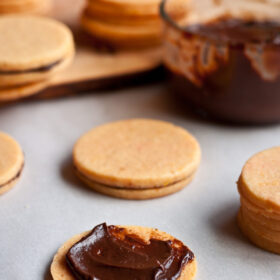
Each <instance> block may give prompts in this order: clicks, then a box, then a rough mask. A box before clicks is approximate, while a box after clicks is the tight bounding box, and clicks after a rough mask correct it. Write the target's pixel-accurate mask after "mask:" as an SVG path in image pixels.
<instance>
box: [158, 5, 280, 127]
mask: <svg viewBox="0 0 280 280" xmlns="http://www.w3.org/2000/svg"><path fill="white" fill-rule="evenodd" d="M197 1H198V2H199V0H197ZM187 2H188V1H178V0H177V1H175V0H165V1H164V2H163V3H162V6H161V14H162V18H163V21H164V49H165V54H164V63H165V66H166V68H167V69H168V71H169V72H170V74H171V75H170V76H171V85H172V88H173V90H174V92H175V93H178V94H180V95H181V96H183V97H184V98H185V100H186V101H187V104H188V105H190V106H191V107H192V108H194V109H195V110H196V111H198V112H203V113H204V114H207V115H208V116H211V117H214V118H217V119H220V120H225V121H230V122H239V123H241V122H242V123H256V124H257V123H271V122H277V121H280V17H279V19H278V20H279V21H277V17H273V16H269V15H271V14H269V13H267V14H266V16H262V17H261V16H257V15H259V14H257V11H258V12H260V11H261V10H262V8H261V7H260V8H258V9H257V10H256V11H254V9H251V8H250V7H247V13H246V9H245V11H244V13H241V12H237V11H236V10H235V13H234V12H233V13H232V14H230V13H229V9H222V8H221V7H220V6H219V7H218V6H217V7H216V10H215V11H214V12H213V11H212V12H211V13H210V12H209V13H208V15H209V14H210V15H212V16H208V17H206V19H204V20H201V18H202V17H199V16H198V15H197V16H195V15H194V14H192V16H189V14H190V13H191V10H190V7H189V4H188V5H187ZM182 3H184V5H183V4H182ZM217 3H218V1H217ZM175 5H177V7H175ZM178 5H179V6H178ZM217 5H218V4H217ZM240 5H241V6H240V7H241V8H242V4H240ZM266 5H269V4H266ZM174 7H175V8H174ZM240 7H239V8H240ZM235 8H236V7H235ZM265 8H266V9H267V8H268V7H267V6H266V7H265ZM278 8H279V7H278ZM270 11H273V12H275V10H273V9H271V10H270ZM206 14H207V13H206ZM278 14H280V13H278ZM188 17H189V18H191V19H192V20H186V19H187V18H188Z"/></svg>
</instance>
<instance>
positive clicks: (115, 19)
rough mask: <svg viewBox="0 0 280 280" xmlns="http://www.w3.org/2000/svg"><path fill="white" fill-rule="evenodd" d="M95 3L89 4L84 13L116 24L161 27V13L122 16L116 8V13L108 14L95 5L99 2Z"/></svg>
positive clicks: (89, 16) (91, 17)
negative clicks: (151, 15)
mask: <svg viewBox="0 0 280 280" xmlns="http://www.w3.org/2000/svg"><path fill="white" fill-rule="evenodd" d="M94 3H95V4H94V5H93V6H91V5H88V6H87V7H86V8H85V10H84V14H85V15H86V16H87V17H88V18H90V19H94V20H97V21H101V22H104V23H109V24H115V25H124V26H131V27H132V26H135V27H136V28H137V26H146V27H148V28H150V27H152V26H158V27H159V28H160V24H161V20H160V17H159V15H158V16H153V17H147V16H139V17H135V16H133V15H124V16H121V15H120V14H119V13H117V11H116V10H114V13H115V15H111V13H108V14H107V13H106V12H102V11H100V10H99V8H98V7H95V5H96V4H97V5H98V2H94Z"/></svg>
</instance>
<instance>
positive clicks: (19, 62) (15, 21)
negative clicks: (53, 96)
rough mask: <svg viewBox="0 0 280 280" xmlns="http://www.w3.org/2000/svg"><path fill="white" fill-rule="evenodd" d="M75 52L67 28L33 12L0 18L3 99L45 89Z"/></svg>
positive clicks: (1, 93) (8, 99) (1, 94)
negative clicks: (32, 14)
mask: <svg viewBox="0 0 280 280" xmlns="http://www.w3.org/2000/svg"><path fill="white" fill-rule="evenodd" d="M73 55H74V43H73V36H72V33H71V31H70V30H69V28H68V27H66V26H65V25H64V24H62V23H59V22H57V21H55V20H53V19H49V18H44V17H38V16H31V15H5V16H1V17H0V102H6V101H10V100H15V99H19V98H23V97H27V96H29V95H32V94H35V93H37V92H38V91H40V90H42V89H44V88H45V87H46V86H47V85H48V84H49V81H50V79H51V78H52V77H53V76H54V74H56V73H58V72H60V71H61V70H63V69H64V68H65V67H66V66H68V65H69V63H70V62H71V60H72V58H73Z"/></svg>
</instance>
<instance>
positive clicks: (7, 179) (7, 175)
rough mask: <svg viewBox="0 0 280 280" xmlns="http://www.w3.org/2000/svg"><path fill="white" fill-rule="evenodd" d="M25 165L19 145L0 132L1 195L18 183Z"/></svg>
mask: <svg viewBox="0 0 280 280" xmlns="http://www.w3.org/2000/svg"><path fill="white" fill-rule="evenodd" d="M23 165H24V156H23V153H22V150H21V148H20V146H19V144H18V143H17V142H16V141H15V140H14V139H13V138H12V137H10V136H9V135H7V134H6V133H3V132H0V195H1V194H3V193H5V192H7V191H8V190H10V189H11V188H12V187H13V186H14V185H15V184H16V182H17V181H18V179H19V177H20V175H21V172H22V169H23Z"/></svg>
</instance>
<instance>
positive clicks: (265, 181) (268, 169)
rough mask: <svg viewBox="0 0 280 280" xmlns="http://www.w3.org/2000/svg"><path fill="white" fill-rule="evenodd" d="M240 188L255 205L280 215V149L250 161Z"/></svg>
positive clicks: (262, 153) (264, 153)
mask: <svg viewBox="0 0 280 280" xmlns="http://www.w3.org/2000/svg"><path fill="white" fill-rule="evenodd" d="M238 187H239V189H240V191H241V192H242V195H243V196H244V197H246V198H247V199H248V200H250V201H252V202H253V203H254V204H255V205H257V206H259V207H261V208H265V209H266V210H267V211H274V212H277V213H279V215H280V147H275V148H272V149H269V150H265V151H263V152H260V153H258V154H256V155H255V156H253V157H252V158H251V159H249V160H248V161H247V163H246V164H245V166H244V168H243V170H242V173H241V176H240V179H239V182H238Z"/></svg>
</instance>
